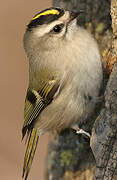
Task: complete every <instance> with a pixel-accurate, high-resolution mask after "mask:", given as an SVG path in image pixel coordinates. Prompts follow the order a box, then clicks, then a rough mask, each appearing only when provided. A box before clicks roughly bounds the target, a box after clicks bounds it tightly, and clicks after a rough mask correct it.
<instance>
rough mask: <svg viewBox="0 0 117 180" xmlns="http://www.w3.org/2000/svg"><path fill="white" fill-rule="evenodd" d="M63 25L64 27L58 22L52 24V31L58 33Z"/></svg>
mask: <svg viewBox="0 0 117 180" xmlns="http://www.w3.org/2000/svg"><path fill="white" fill-rule="evenodd" d="M63 27H64V24H58V25H56V26H54V28H53V32H55V33H60V32H61V30H62V28H63Z"/></svg>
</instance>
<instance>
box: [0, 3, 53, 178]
mask: <svg viewBox="0 0 117 180" xmlns="http://www.w3.org/2000/svg"><path fill="white" fill-rule="evenodd" d="M51 3H52V2H51V0H46V1H43V0H33V1H28V0H25V1H24V0H20V1H16V0H7V1H3V0H1V5H0V24H1V28H0V123H1V124H0V179H1V180H11V179H12V180H21V179H22V167H23V159H24V153H25V149H26V147H25V143H24V142H21V138H22V134H21V129H22V124H23V109H24V100H25V95H26V89H27V87H28V60H27V58H26V55H25V52H24V49H23V42H22V39H23V34H24V31H25V26H26V23H27V22H29V20H30V19H31V18H32V16H34V15H35V14H36V13H37V12H39V11H40V10H42V9H45V8H47V7H48V6H51ZM48 140H49V137H48V135H44V136H42V137H41V138H40V142H39V144H38V150H37V152H36V158H35V159H34V162H33V165H32V168H31V172H30V174H29V178H28V180H30V179H39V180H44V167H45V162H44V161H45V157H46V153H47V146H48Z"/></svg>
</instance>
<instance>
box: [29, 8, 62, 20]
mask: <svg viewBox="0 0 117 180" xmlns="http://www.w3.org/2000/svg"><path fill="white" fill-rule="evenodd" d="M49 14H57V15H58V14H59V11H58V10H56V9H52V10H47V11H44V12H42V13H40V14H38V15H37V16H35V17H33V18H32V20H35V19H37V18H39V17H40V16H45V15H49Z"/></svg>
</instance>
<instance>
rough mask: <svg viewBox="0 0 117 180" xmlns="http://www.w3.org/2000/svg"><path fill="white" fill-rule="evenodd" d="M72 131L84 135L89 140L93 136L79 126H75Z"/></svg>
mask: <svg viewBox="0 0 117 180" xmlns="http://www.w3.org/2000/svg"><path fill="white" fill-rule="evenodd" d="M72 129H74V130H75V131H76V133H77V134H83V135H85V136H86V137H88V138H90V137H91V135H90V134H89V133H88V132H86V131H84V130H83V129H80V128H79V126H78V125H73V126H72Z"/></svg>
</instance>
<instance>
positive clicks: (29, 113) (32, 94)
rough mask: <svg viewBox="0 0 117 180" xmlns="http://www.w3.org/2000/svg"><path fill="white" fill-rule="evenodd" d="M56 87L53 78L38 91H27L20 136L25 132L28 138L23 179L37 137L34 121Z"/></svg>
mask: <svg viewBox="0 0 117 180" xmlns="http://www.w3.org/2000/svg"><path fill="white" fill-rule="evenodd" d="M58 88H59V81H58V80H54V81H49V82H48V83H45V84H44V86H43V87H42V88H41V89H40V90H39V91H38V92H37V91H35V90H30V89H28V91H27V96H26V101H25V108H24V124H23V128H22V138H24V136H25V135H26V133H27V138H28V144H27V149H26V153H25V158H24V166H23V176H22V177H23V178H24V179H25V180H26V179H27V177H28V174H29V171H30V167H31V164H32V161H33V158H34V154H35V151H36V148H37V143H38V139H39V135H38V133H37V129H36V128H35V121H36V120H37V118H38V116H39V114H40V113H41V111H42V110H43V109H44V108H45V107H46V106H47V105H48V104H49V103H50V102H51V101H52V100H53V97H54V95H55V94H56V92H57V90H58Z"/></svg>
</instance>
